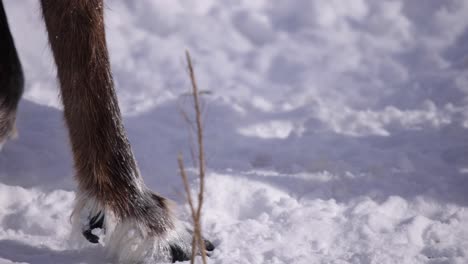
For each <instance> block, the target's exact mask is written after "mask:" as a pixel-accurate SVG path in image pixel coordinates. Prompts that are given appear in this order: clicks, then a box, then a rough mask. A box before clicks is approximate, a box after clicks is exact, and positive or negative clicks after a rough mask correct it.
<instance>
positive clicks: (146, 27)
mask: <svg viewBox="0 0 468 264" xmlns="http://www.w3.org/2000/svg"><path fill="white" fill-rule="evenodd" d="M3 2H4V4H5V5H6V9H7V14H8V16H9V19H10V24H11V28H12V30H13V34H14V37H15V40H16V44H17V47H18V50H19V53H20V57H21V59H22V63H23V67H24V70H25V73H26V78H27V83H26V84H27V86H26V91H25V95H24V99H23V100H22V102H21V104H20V109H19V115H18V129H19V133H20V137H19V139H17V140H16V141H13V142H9V143H7V144H6V145H5V146H4V148H3V150H2V152H1V153H0V263H34V264H36V263H37V264H46V263H47V264H48V263H88V264H92V263H106V262H107V261H106V259H105V256H103V251H102V248H100V247H93V246H90V245H87V244H85V246H79V247H77V246H76V245H74V244H72V243H71V242H70V241H71V240H70V239H69V233H70V223H69V216H70V212H71V208H72V206H73V199H74V192H73V190H74V183H73V180H72V175H73V171H72V163H71V155H70V150H69V146H68V143H67V142H68V141H67V137H66V130H65V127H64V124H63V120H62V117H61V110H60V108H61V106H60V101H59V97H58V92H57V88H56V82H55V80H54V75H55V73H54V71H55V70H54V66H53V62H52V59H51V56H50V51H49V50H48V45H47V42H46V35H45V29H44V27H43V23H42V22H41V21H40V9H39V7H38V3H37V2H38V1H36V0H4V1H3ZM466 14H468V1H464V0H450V1H439V0H430V1H424V3H422V2H420V1H409V0H408V1H401V0H393V1H373V0H367V1H365V0H354V1H338V0H333V1H331V0H330V1H313V0H277V1H267V0H236V1H235V0H226V1H216V0H202V1H201V0H197V1H195V0H160V1H152V0H138V1H131V0H127V1H107V10H106V19H107V20H106V22H107V24H106V28H107V34H108V43H109V48H110V54H111V60H112V66H113V72H114V75H115V80H116V85H117V89H118V95H119V100H120V103H121V107H122V109H123V112H124V118H125V123H126V127H127V130H128V132H129V137H130V140H131V142H132V144H133V148H134V152H135V154H136V156H137V159H138V162H139V165H140V167H141V171H142V173H143V175H144V178H145V181H146V182H147V183H148V185H149V186H151V187H152V188H153V189H154V190H157V191H158V192H160V193H162V194H164V195H166V196H168V197H170V198H172V199H174V200H176V201H177V202H178V203H179V204H183V198H182V197H183V196H182V194H181V190H182V188H181V186H182V185H181V181H180V177H179V175H178V173H177V170H176V156H177V153H178V152H179V151H184V152H185V156H186V160H190V158H189V155H188V146H189V145H190V144H189V142H190V138H189V136H188V134H189V133H188V128H187V124H186V123H184V121H183V119H182V117H181V115H180V113H179V111H180V108H181V107H182V108H186V109H190V104H189V103H188V101H187V98H186V97H185V96H184V95H183V94H184V93H185V91H187V89H188V88H189V85H188V84H189V83H188V78H187V75H186V72H185V68H184V59H183V58H184V57H183V54H184V50H185V49H189V50H190V51H191V53H192V57H194V59H195V61H196V65H195V67H196V72H197V77H198V79H199V85H200V87H202V88H203V89H205V90H209V91H211V93H212V94H211V95H207V96H205V97H204V99H205V108H204V122H205V133H206V139H207V141H208V142H207V144H208V146H207V149H206V151H207V155H208V165H209V167H210V172H209V175H208V179H207V188H208V190H207V193H206V195H207V202H206V205H205V215H204V230H205V232H206V236H207V237H209V238H211V239H212V240H213V242H214V243H215V244H216V245H217V250H216V251H215V253H214V255H213V256H212V257H211V259H210V263H272V264H273V263H274V264H277V263H278V264H279V263H307V264H309V263H336V264H344V263H356V264H357V263H362V264H368V263H376V264H382V263H434V264H435V263H460V264H461V263H468V16H467V15H466ZM192 184H193V187H194V188H195V186H196V180H192ZM179 209H180V214H181V217H182V218H183V219H185V220H188V219H189V217H188V215H187V213H186V208H184V207H183V206H180V208H179Z"/></svg>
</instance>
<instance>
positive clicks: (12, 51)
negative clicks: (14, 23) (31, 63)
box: [0, 0, 24, 149]
mask: <svg viewBox="0 0 468 264" xmlns="http://www.w3.org/2000/svg"><path fill="white" fill-rule="evenodd" d="M23 85H24V80H23V71H22V70H21V64H20V61H19V58H18V54H17V53H16V48H15V45H14V43H13V38H12V36H11V33H10V29H9V27H8V21H7V17H6V14H5V9H4V7H3V2H2V1H1V0H0V149H1V147H2V145H3V143H4V142H5V141H6V140H8V139H9V138H11V137H14V136H15V132H16V130H15V120H16V108H17V106H18V101H19V99H20V98H21V94H22V93H23Z"/></svg>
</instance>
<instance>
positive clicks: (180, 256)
mask: <svg viewBox="0 0 468 264" xmlns="http://www.w3.org/2000/svg"><path fill="white" fill-rule="evenodd" d="M203 242H204V243H205V249H206V251H207V252H206V255H207V256H210V252H211V251H213V250H214V249H215V246H214V245H213V243H211V242H210V241H209V240H206V239H203ZM170 248H171V257H172V263H174V262H177V261H186V260H190V257H191V251H186V250H184V249H182V247H180V246H179V245H177V244H172V245H170Z"/></svg>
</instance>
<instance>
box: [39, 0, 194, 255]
mask: <svg viewBox="0 0 468 264" xmlns="http://www.w3.org/2000/svg"><path fill="white" fill-rule="evenodd" d="M41 2H42V11H43V16H44V20H45V23H46V27H47V31H48V35H49V42H50V45H51V47H52V51H53V55H54V59H55V62H56V65H57V74H58V79H59V82H60V88H61V94H62V101H63V104H64V114H65V120H66V123H67V125H68V131H69V136H70V141H71V146H72V151H73V157H74V164H75V169H76V179H77V181H78V198H77V199H78V201H77V205H76V208H75V211H74V217H73V219H74V222H75V223H77V224H80V221H82V222H83V223H82V224H81V228H82V232H83V234H84V235H85V236H86V237H87V239H88V240H90V241H91V242H97V241H96V240H97V239H98V237H97V236H93V234H92V232H88V231H89V230H90V229H92V228H93V227H95V226H96V224H97V225H98V226H99V223H100V225H102V227H103V228H104V229H105V232H106V235H105V241H104V244H105V246H106V247H107V248H108V250H109V251H110V253H112V254H113V255H114V256H116V257H117V259H118V261H119V262H124V263H135V262H138V263H139V262H142V261H143V260H144V261H145V263H146V261H148V260H151V261H152V260H157V261H174V260H184V259H187V256H189V255H190V254H189V252H190V251H191V235H190V234H189V233H188V232H187V231H186V230H185V228H183V227H181V224H180V223H179V222H178V221H177V219H176V218H175V217H174V216H173V215H172V213H171V211H170V208H169V205H168V201H167V200H166V199H165V198H163V197H161V196H159V195H157V194H155V193H153V192H151V191H150V190H149V189H148V188H147V187H146V186H145V185H144V183H143V180H142V178H141V176H140V172H139V170H138V167H137V164H136V162H135V159H134V156H133V153H132V150H131V147H130V144H129V142H128V140H127V136H126V133H125V130H124V127H123V124H122V118H121V114H120V110H119V106H118V104H117V98H116V94H115V91H114V85H113V82H112V76H111V71H110V65H109V56H108V52H107V47H106V40H105V32H104V21H103V2H102V0H41ZM101 216H102V220H101ZM80 219H81V220H80ZM83 220H84V221H83ZM174 252H175V253H174Z"/></svg>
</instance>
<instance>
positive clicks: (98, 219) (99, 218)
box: [83, 212, 104, 244]
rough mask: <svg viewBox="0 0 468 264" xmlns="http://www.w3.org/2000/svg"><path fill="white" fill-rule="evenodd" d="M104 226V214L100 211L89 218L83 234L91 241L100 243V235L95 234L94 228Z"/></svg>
mask: <svg viewBox="0 0 468 264" xmlns="http://www.w3.org/2000/svg"><path fill="white" fill-rule="evenodd" d="M103 226H104V214H103V213H101V212H99V213H98V214H97V215H95V216H93V217H92V218H91V219H90V220H89V226H88V228H87V229H86V230H85V231H83V236H84V237H85V238H86V239H87V240H88V241H89V242H91V243H94V244H96V243H99V237H98V236H96V235H95V234H93V232H92V231H93V229H96V228H100V229H102V227H103Z"/></svg>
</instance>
